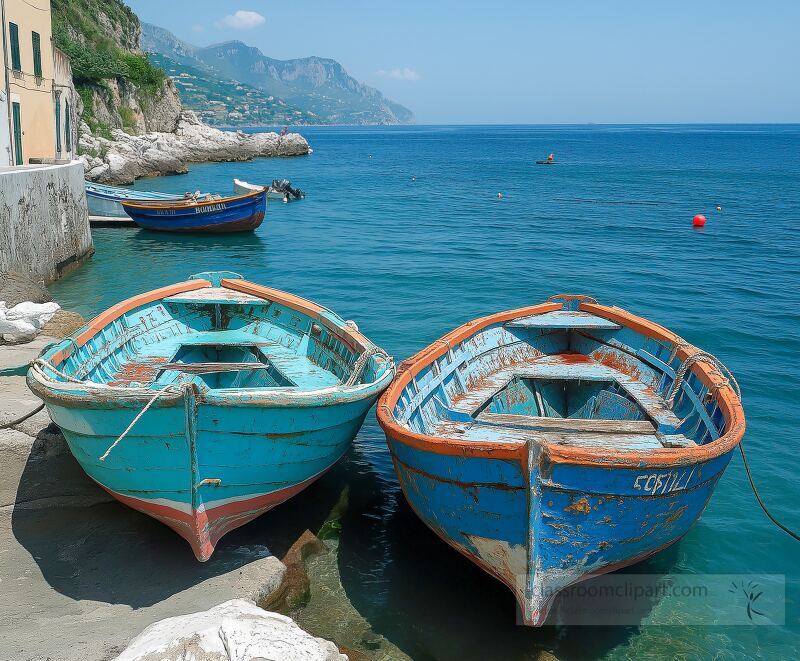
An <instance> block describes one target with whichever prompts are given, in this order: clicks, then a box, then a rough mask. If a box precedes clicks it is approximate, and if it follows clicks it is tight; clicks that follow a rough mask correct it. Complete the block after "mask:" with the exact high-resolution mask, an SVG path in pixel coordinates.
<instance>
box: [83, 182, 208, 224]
mask: <svg viewBox="0 0 800 661" xmlns="http://www.w3.org/2000/svg"><path fill="white" fill-rule="evenodd" d="M84 185H85V187H86V202H87V203H88V205H89V215H90V216H104V217H107V218H124V217H125V216H126V215H127V214H126V213H125V209H123V208H122V204H121V203H122V202H123V201H132V202H134V201H135V202H169V201H176V200H185V199H189V198H194V199H203V198H204V197H206V196H207V194H206V193H184V194H183V195H175V194H171V193H157V192H151V191H142V190H133V189H132V188H121V187H119V186H106V185H105V184H96V183H93V182H91V181H87V182H84Z"/></svg>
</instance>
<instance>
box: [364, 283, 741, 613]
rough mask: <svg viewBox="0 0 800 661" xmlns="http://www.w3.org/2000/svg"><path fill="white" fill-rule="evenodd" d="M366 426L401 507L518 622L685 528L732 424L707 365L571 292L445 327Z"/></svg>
mask: <svg viewBox="0 0 800 661" xmlns="http://www.w3.org/2000/svg"><path fill="white" fill-rule="evenodd" d="M378 420H379V421H380V424H381V425H382V427H383V428H384V430H385V431H386V436H387V441H388V444H389V449H390V450H391V453H392V459H393V461H394V467H395V470H396V472H397V477H398V479H399V481H400V485H401V487H402V489H403V493H404V494H405V496H406V498H407V500H408V502H409V503H410V504H411V506H412V508H413V509H414V510H415V512H416V513H417V514H418V515H419V517H420V518H421V519H422V520H423V521H424V522H425V523H426V524H427V525H428V526H429V527H430V528H431V529H432V530H433V531H434V532H436V533H437V534H438V535H439V536H440V537H442V539H444V540H445V541H446V542H447V543H448V544H450V545H452V546H453V547H454V548H455V549H457V550H458V551H460V552H461V553H463V554H464V555H465V556H467V557H468V558H469V559H470V560H472V561H473V562H474V563H476V564H477V565H478V566H480V567H481V568H482V569H484V570H485V571H486V572H488V573H489V574H491V575H492V576H495V577H496V578H498V579H499V580H500V581H502V582H503V583H505V584H506V585H507V586H508V587H509V588H510V589H511V590H512V591H513V593H514V595H515V596H516V598H517V601H518V603H519V609H520V610H519V613H520V616H521V617H520V620H521V621H522V622H524V623H525V624H528V625H541V624H543V623H544V622H545V620H546V618H547V615H548V611H549V609H550V607H551V605H552V603H553V600H554V598H555V596H556V595H557V594H558V592H559V591H560V590H562V589H563V588H565V587H567V586H569V585H571V584H572V583H575V582H577V581H580V580H583V579H585V578H589V577H591V576H594V575H597V574H599V573H603V572H608V571H612V570H615V569H619V568H621V567H625V566H627V565H630V564H632V563H635V562H638V561H640V560H643V559H644V558H647V557H648V556H651V555H653V554H654V553H657V552H659V551H660V550H662V549H664V548H666V547H667V546H669V545H670V544H673V543H674V542H676V541H677V540H679V539H680V538H681V537H682V536H683V535H684V534H686V532H687V531H688V530H689V529H690V528H691V526H692V524H694V522H695V521H696V520H697V518H698V517H699V516H700V514H701V513H702V511H703V509H704V508H705V506H706V505H707V504H708V501H709V499H710V498H711V495H712V493H713V492H714V487H715V486H716V484H717V481H718V480H719V479H720V477H721V476H722V474H723V472H724V471H725V468H726V466H727V465H728V462H729V461H730V459H731V455H732V453H733V452H734V450H735V449H736V447H737V445H738V444H739V441H740V440H741V438H742V435H743V433H744V429H745V418H744V412H743V410H742V406H741V401H740V397H739V393H738V386H737V385H736V381H735V379H734V378H733V376H732V375H731V374H730V373H729V372H727V370H725V369H724V367H723V366H722V365H721V363H720V362H719V361H718V360H716V359H715V358H714V357H713V356H711V355H710V354H708V353H706V352H704V351H701V350H699V349H697V348H696V347H693V346H692V345H691V344H689V343H688V342H685V341H684V340H682V339H681V338H680V337H679V336H677V335H675V334H674V333H672V332H670V331H668V330H666V329H665V328H663V327H661V326H659V325H657V324H655V323H653V322H651V321H648V320H647V319H643V318H641V317H637V316H635V315H633V314H631V313H629V312H626V311H624V310H621V309H620V308H617V307H609V306H605V305H599V304H598V303H597V302H596V301H594V300H593V299H590V298H587V297H583V296H556V297H553V298H552V299H551V300H550V301H548V302H546V303H543V304H540V305H534V306H531V307H528V308H522V309H518V310H509V311H507V312H501V313H498V314H493V315H490V316H487V317H483V318H480V319H476V320H474V321H471V322H469V323H467V324H465V325H464V326H461V327H460V328H457V329H456V330H454V331H452V332H451V333H448V334H447V335H445V336H444V337H443V338H441V339H440V340H437V341H436V342H435V343H434V344H432V345H431V346H429V347H428V348H427V349H424V350H422V351H421V352H420V353H418V354H417V355H416V356H414V357H413V358H410V359H408V360H407V361H404V362H403V363H402V365H401V366H400V369H399V370H398V374H397V378H396V379H395V380H394V382H393V383H392V385H391V386H390V387H389V388H388V389H387V391H386V392H385V394H384V395H383V397H382V398H381V400H380V402H379V403H378Z"/></svg>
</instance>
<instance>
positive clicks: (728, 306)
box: [52, 125, 800, 660]
mask: <svg viewBox="0 0 800 661" xmlns="http://www.w3.org/2000/svg"><path fill="white" fill-rule="evenodd" d="M298 130H299V131H300V132H301V133H302V134H303V135H304V136H306V137H307V139H308V140H309V143H310V144H311V146H312V147H313V153H312V154H310V155H308V156H304V157H296V158H282V159H259V160H255V161H251V162H246V163H221V164H203V165H194V166H192V167H191V171H190V172H189V173H188V174H186V175H182V176H175V177H163V178H156V179H149V180H141V181H138V182H137V183H136V185H135V188H138V189H149V190H158V191H167V192H180V193H183V192H184V191H195V190H200V191H211V192H217V193H222V194H225V193H229V192H232V180H233V179H234V177H238V178H240V179H245V180H247V181H249V182H251V183H259V184H261V183H270V182H271V181H272V180H273V179H277V178H286V179H290V180H291V182H292V184H293V185H294V186H296V187H299V188H301V189H303V190H304V191H305V192H306V197H305V199H304V200H302V201H297V202H291V203H288V204H285V203H282V202H281V201H274V200H271V201H270V202H269V205H268V210H267V215H266V219H265V221H264V223H263V224H262V225H261V227H260V228H259V229H258V230H257V231H256V232H255V233H253V234H241V235H235V234H232V235H221V236H181V235H170V234H160V233H152V232H148V231H144V230H139V229H135V228H124V229H123V228H99V229H95V230H93V236H94V242H95V248H96V253H95V255H94V257H93V258H92V259H91V260H90V261H88V262H87V263H86V264H85V265H83V266H81V267H80V268H79V269H77V270H75V271H74V272H72V273H71V274H69V275H68V276H66V277H65V278H63V279H62V280H60V281H58V282H57V283H55V284H54V285H53V287H52V291H53V294H54V296H55V298H56V300H57V301H58V302H59V303H61V305H62V306H63V307H65V308H67V309H73V310H77V311H78V312H80V313H82V314H83V315H84V316H86V317H89V316H92V315H94V314H96V313H98V312H100V311H102V310H103V309H105V308H107V307H109V306H110V305H112V304H114V303H116V302H117V301H119V300H121V299H123V298H125V297H128V296H131V295H133V294H137V293H140V292H143V291H146V290H149V289H153V288H156V287H159V286H162V285H165V284H168V283H172V282H176V281H180V280H184V279H185V278H186V277H187V276H189V275H191V274H193V273H197V272H200V271H208V270H228V271H235V272H237V273H240V274H242V275H243V276H244V277H246V278H247V279H249V280H252V281H255V282H258V283H263V284H265V285H268V286H271V287H276V288H279V289H283V290H287V291H290V292H294V293H296V294H299V295H301V296H304V297H306V298H309V299H312V300H314V301H316V302H318V303H320V304H322V305H324V306H326V307H329V308H331V309H333V310H335V311H336V312H338V313H339V314H340V315H341V316H342V317H344V318H346V319H353V320H355V321H356V322H357V324H358V326H359V328H360V329H361V330H362V331H363V332H364V333H365V334H366V335H367V336H368V337H370V338H371V339H372V340H373V341H375V342H376V343H377V344H379V345H381V346H382V347H384V348H385V349H386V350H387V351H388V352H389V353H390V354H392V355H393V356H394V358H395V360H396V361H397V362H399V361H401V360H403V359H405V358H407V357H409V356H411V355H412V354H414V353H415V352H417V351H419V350H420V349H422V348H423V347H425V346H427V345H428V344H429V343H431V342H432V341H434V340H435V339H436V338H437V337H439V336H441V335H442V334H444V333H446V332H447V331H449V330H451V329H453V328H455V327H456V326H458V325H460V324H462V323H464V322H466V321H468V320H470V319H473V318H475V317H478V316H482V315H485V314H488V313H491V312H496V311H500V310H505V309H509V308H516V307H521V306H525V305H530V304H534V303H538V302H541V301H543V300H545V299H546V298H548V297H549V296H551V295H554V294H559V293H582V294H587V295H591V296H593V297H595V298H596V299H598V301H600V302H602V303H605V304H610V305H617V306H620V307H623V308H626V309H628V310H630V311H632V312H635V313H636V314H639V315H642V316H645V317H647V318H649V319H652V320H654V321H656V322H658V323H660V324H662V325H664V326H666V327H668V328H670V329H672V330H674V331H675V332H677V333H678V334H680V335H682V336H683V337H684V338H686V339H687V340H688V341H690V342H692V343H693V344H695V345H697V346H699V347H701V348H703V349H705V350H707V351H709V352H711V353H713V354H715V355H716V356H717V357H718V358H719V359H720V360H722V361H723V362H724V363H725V364H726V365H727V366H728V367H729V368H730V369H731V370H732V372H733V373H734V374H735V375H736V378H737V379H738V382H739V384H740V386H741V389H742V393H743V400H744V407H745V411H746V416H747V432H746V434H745V437H744V446H745V448H746V450H747V456H748V459H749V463H750V467H751V469H752V473H753V478H754V480H755V482H756V485H757V486H758V488H759V490H760V493H761V496H762V498H763V499H764V501H765V503H766V504H767V506H768V507H769V508H770V509H771V511H772V513H773V514H774V515H775V516H776V517H777V518H778V519H779V520H781V521H782V522H784V523H785V524H787V525H788V526H790V527H792V528H794V529H795V530H798V529H800V510H799V509H798V507H797V503H798V498H799V497H800V490H799V489H798V476H800V443H798V429H799V428H800V126H797V125H681V126H670V125H653V126H609V125H602V126H593V125H584V126H411V127H407V126H404V127H308V128H301V129H298ZM549 153H553V154H554V159H555V161H556V164H555V165H551V166H542V165H536V164H535V161H536V160H539V159H543V158H546V156H547V155H548V154H549ZM696 214H703V215H704V216H705V217H706V219H707V222H706V224H705V227H703V228H701V229H697V228H694V227H693V225H692V219H693V217H694V216H695V215H696ZM332 511H334V512H336V513H337V514H336V518H335V521H333V524H331V520H330V519H331V515H330V512H332ZM326 520H328V523H327V524H325V521H326ZM305 528H308V529H311V530H312V531H314V532H318V531H319V530H320V529H321V528H324V529H325V530H326V531H327V534H329V535H330V534H333V535H334V536H335V537H336V552H335V555H334V556H332V558H333V559H332V560H331V562H332V563H333V565H332V566H331V571H334V572H335V573H337V574H338V577H339V582H340V584H341V585H340V586H339V592H340V593H341V594H340V597H339V598H341V599H342V600H343V602H342V609H344V608H345V604H344V602H345V601H346V602H348V603H347V604H346V607H347V608H348V609H350V610H355V611H356V612H357V614H358V617H359V618H360V619H359V621H360V622H362V623H363V627H365V628H364V631H356V632H355V633H354V634H353V632H350V633H351V634H353V635H355V636H356V637H357V638H358V639H357V640H355V641H347V645H348V646H350V647H351V648H353V649H359V650H361V651H362V652H363V653H364V654H365V655H366V656H365V657H364V658H392V657H393V655H396V654H399V653H400V652H402V653H403V654H406V655H408V656H409V657H411V658H413V659H442V660H449V659H537V658H553V657H555V658H558V659H583V658H603V659H624V658H637V659H641V658H651V657H652V658H656V657H661V658H665V657H674V658H677V659H704V658H714V659H739V658H763V659H774V658H797V654H798V649H800V605H799V604H798V599H800V543H799V542H797V541H795V540H793V539H792V538H791V537H789V536H788V535H787V534H786V533H784V532H783V531H781V530H779V529H778V528H777V527H776V526H774V525H773V524H772V523H771V522H770V521H769V520H768V519H767V517H766V516H765V515H764V513H763V512H762V511H761V510H760V509H759V507H758V504H757V502H756V499H755V497H754V495H753V492H752V491H751V488H750V486H749V483H748V480H747V476H746V474H745V471H744V469H743V466H742V461H741V458H740V457H739V456H738V454H737V455H735V456H734V458H733V460H732V462H731V464H730V466H729V467H728V469H727V472H726V473H725V475H724V477H723V478H722V479H721V481H720V482H719V484H718V486H717V489H716V492H715V493H714V495H713V497H712V499H711V501H710V502H709V504H708V508H707V509H706V510H705V512H704V513H703V515H702V516H701V518H700V519H699V520H698V522H697V523H696V525H695V526H694V527H693V528H692V530H691V531H690V532H689V533H688V534H687V535H686V536H685V537H684V538H683V539H682V540H681V541H680V542H678V543H677V544H675V545H674V546H672V547H671V548H669V549H668V550H666V551H664V552H662V553H660V554H658V555H656V556H655V557H653V558H651V559H649V560H647V561H645V562H643V563H640V565H638V566H637V567H636V568H635V571H636V572H638V573H644V574H655V575H665V576H670V575H691V576H694V575H697V576H700V575H704V576H708V575H714V576H716V575H720V576H722V575H734V576H738V577H752V581H753V582H754V584H755V585H756V590H757V589H758V585H759V580H761V579H760V578H759V577H762V576H764V575H770V576H773V577H774V576H778V577H781V580H782V581H784V585H785V590H784V591H783V592H781V596H780V598H781V599H784V600H785V602H784V603H785V612H784V616H783V619H782V620H780V621H769V622H766V623H765V622H757V621H755V620H754V621H752V623H750V622H748V623H745V624H738V623H737V624H729V623H726V622H721V623H720V622H718V623H716V624H709V622H710V620H713V617H710V614H709V613H708V612H705V610H704V605H703V604H702V601H700V602H698V600H697V599H683V598H682V597H681V596H675V595H665V596H663V597H660V598H658V599H656V600H655V601H654V603H653V604H652V609H651V610H650V612H649V613H648V614H647V615H645V616H643V617H642V618H641V619H640V620H637V621H633V622H629V623H626V624H625V625H624V626H623V625H620V626H608V627H600V626H566V625H565V626H545V627H542V628H538V629H535V628H526V627H522V626H518V625H517V623H516V622H517V619H516V607H515V602H514V598H513V597H512V595H511V593H510V592H509V591H508V589H507V588H505V587H504V586H503V585H501V584H500V583H499V582H497V581H496V580H495V579H493V578H491V577H490V576H488V575H487V574H485V573H484V572H483V571H481V570H480V569H478V568H477V567H476V566H474V565H472V564H471V563H470V562H469V561H468V560H466V559H465V558H463V557H462V556H461V555H459V554H458V553H457V552H455V551H454V550H452V549H451V548H450V547H448V546H447V545H445V544H444V543H443V542H442V541H440V540H439V539H438V538H437V537H436V536H435V535H434V534H433V533H432V532H431V531H430V530H428V528H426V527H425V526H424V525H423V524H422V523H421V522H420V521H419V520H418V519H417V518H416V516H415V515H414V514H413V512H412V511H411V510H410V508H409V507H408V505H407V504H406V502H405V500H404V498H403V495H402V492H401V491H400V488H399V485H398V483H397V480H396V478H395V475H394V472H393V469H392V463H391V460H390V457H389V453H388V450H387V448H386V443H385V439H384V436H383V434H382V432H381V430H380V428H379V426H378V424H377V422H376V421H375V418H374V415H372V414H370V416H368V418H367V421H366V423H365V424H364V427H363V428H362V430H361V432H360V433H359V435H358V437H357V438H356V440H355V443H354V445H353V448H352V450H351V451H350V453H349V454H348V455H347V456H346V457H345V459H344V460H343V461H342V462H340V464H339V465H338V466H337V467H336V468H335V470H333V471H331V472H330V473H328V474H327V475H326V476H325V477H324V478H323V479H321V480H320V481H319V482H318V483H317V484H315V485H314V486H312V487H310V488H309V489H307V490H306V492H304V493H303V494H301V495H299V496H297V497H296V498H294V499H293V500H290V501H289V502H288V503H286V504H284V505H282V506H280V507H279V508H277V509H276V510H274V511H273V512H270V513H268V514H266V515H265V516H263V517H261V518H260V519H259V520H257V521H256V522H253V523H251V524H249V525H247V526H245V527H243V528H241V529H239V530H237V531H235V532H233V533H231V534H230V535H228V536H227V537H226V538H225V539H224V540H223V541H222V542H221V544H220V546H224V545H226V544H229V545H236V544H257V543H263V544H266V545H267V546H269V547H270V548H271V550H272V551H273V552H275V553H276V555H280V553H281V552H283V551H285V547H286V546H287V545H288V543H289V541H288V540H290V538H291V537H292V535H293V533H295V532H298V531H299V532H302V530H303V529H305ZM172 534H174V533H172V532H171V531H168V530H167V529H166V528H164V535H172ZM186 553H187V562H189V561H190V559H191V558H190V555H191V554H190V552H189V550H188V547H186ZM211 562H214V560H213V559H212V560H211ZM315 590H316V587H315V583H314V580H313V578H312V583H311V597H310V598H311V602H312V603H313V601H314V599H315V598H316V597H315ZM756 590H751V592H750V594H751V596H752V595H753V594H754V593H755V591H756ZM731 598H734V595H733V592H732V597H731ZM756 605H757V604H756ZM317 610H320V609H317ZM322 610H325V609H322ZM327 610H328V612H329V617H328V618H327V619H326V618H324V617H321V618H319V619H318V620H313V619H311V620H309V619H308V618H306V619H305V620H303V619H302V615H301V616H300V617H301V621H302V623H303V626H305V627H306V628H308V629H309V630H311V631H312V632H313V633H315V634H316V635H321V636H325V635H328V636H331V637H333V636H334V634H335V632H334V631H333V629H335V627H336V619H337V616H336V612H337V609H336V608H332V609H327ZM711 615H713V614H711ZM653 621H655V622H658V623H659V624H658V625H652V624H650V622H653ZM381 650H383V651H381ZM387 650H392V651H387ZM397 650H399V651H400V652H398V651H397Z"/></svg>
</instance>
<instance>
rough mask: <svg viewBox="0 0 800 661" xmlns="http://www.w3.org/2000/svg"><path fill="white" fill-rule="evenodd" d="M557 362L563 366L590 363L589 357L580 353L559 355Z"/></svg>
mask: <svg viewBox="0 0 800 661" xmlns="http://www.w3.org/2000/svg"><path fill="white" fill-rule="evenodd" d="M558 360H559V362H561V363H563V364H565V365H583V364H586V363H591V362H592V359H591V358H590V357H589V356H586V355H584V354H582V353H560V354H558Z"/></svg>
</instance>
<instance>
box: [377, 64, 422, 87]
mask: <svg viewBox="0 0 800 661" xmlns="http://www.w3.org/2000/svg"><path fill="white" fill-rule="evenodd" d="M375 75H376V76H380V77H381V78H384V77H385V78H394V79H395V80H408V81H410V82H412V83H414V82H416V81H418V80H419V79H420V78H421V76H420V75H419V74H418V73H417V72H416V71H414V70H413V69H409V68H408V67H403V68H402V69H401V68H397V69H389V70H388V71H387V70H386V69H380V70H379V71H376V72H375Z"/></svg>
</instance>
